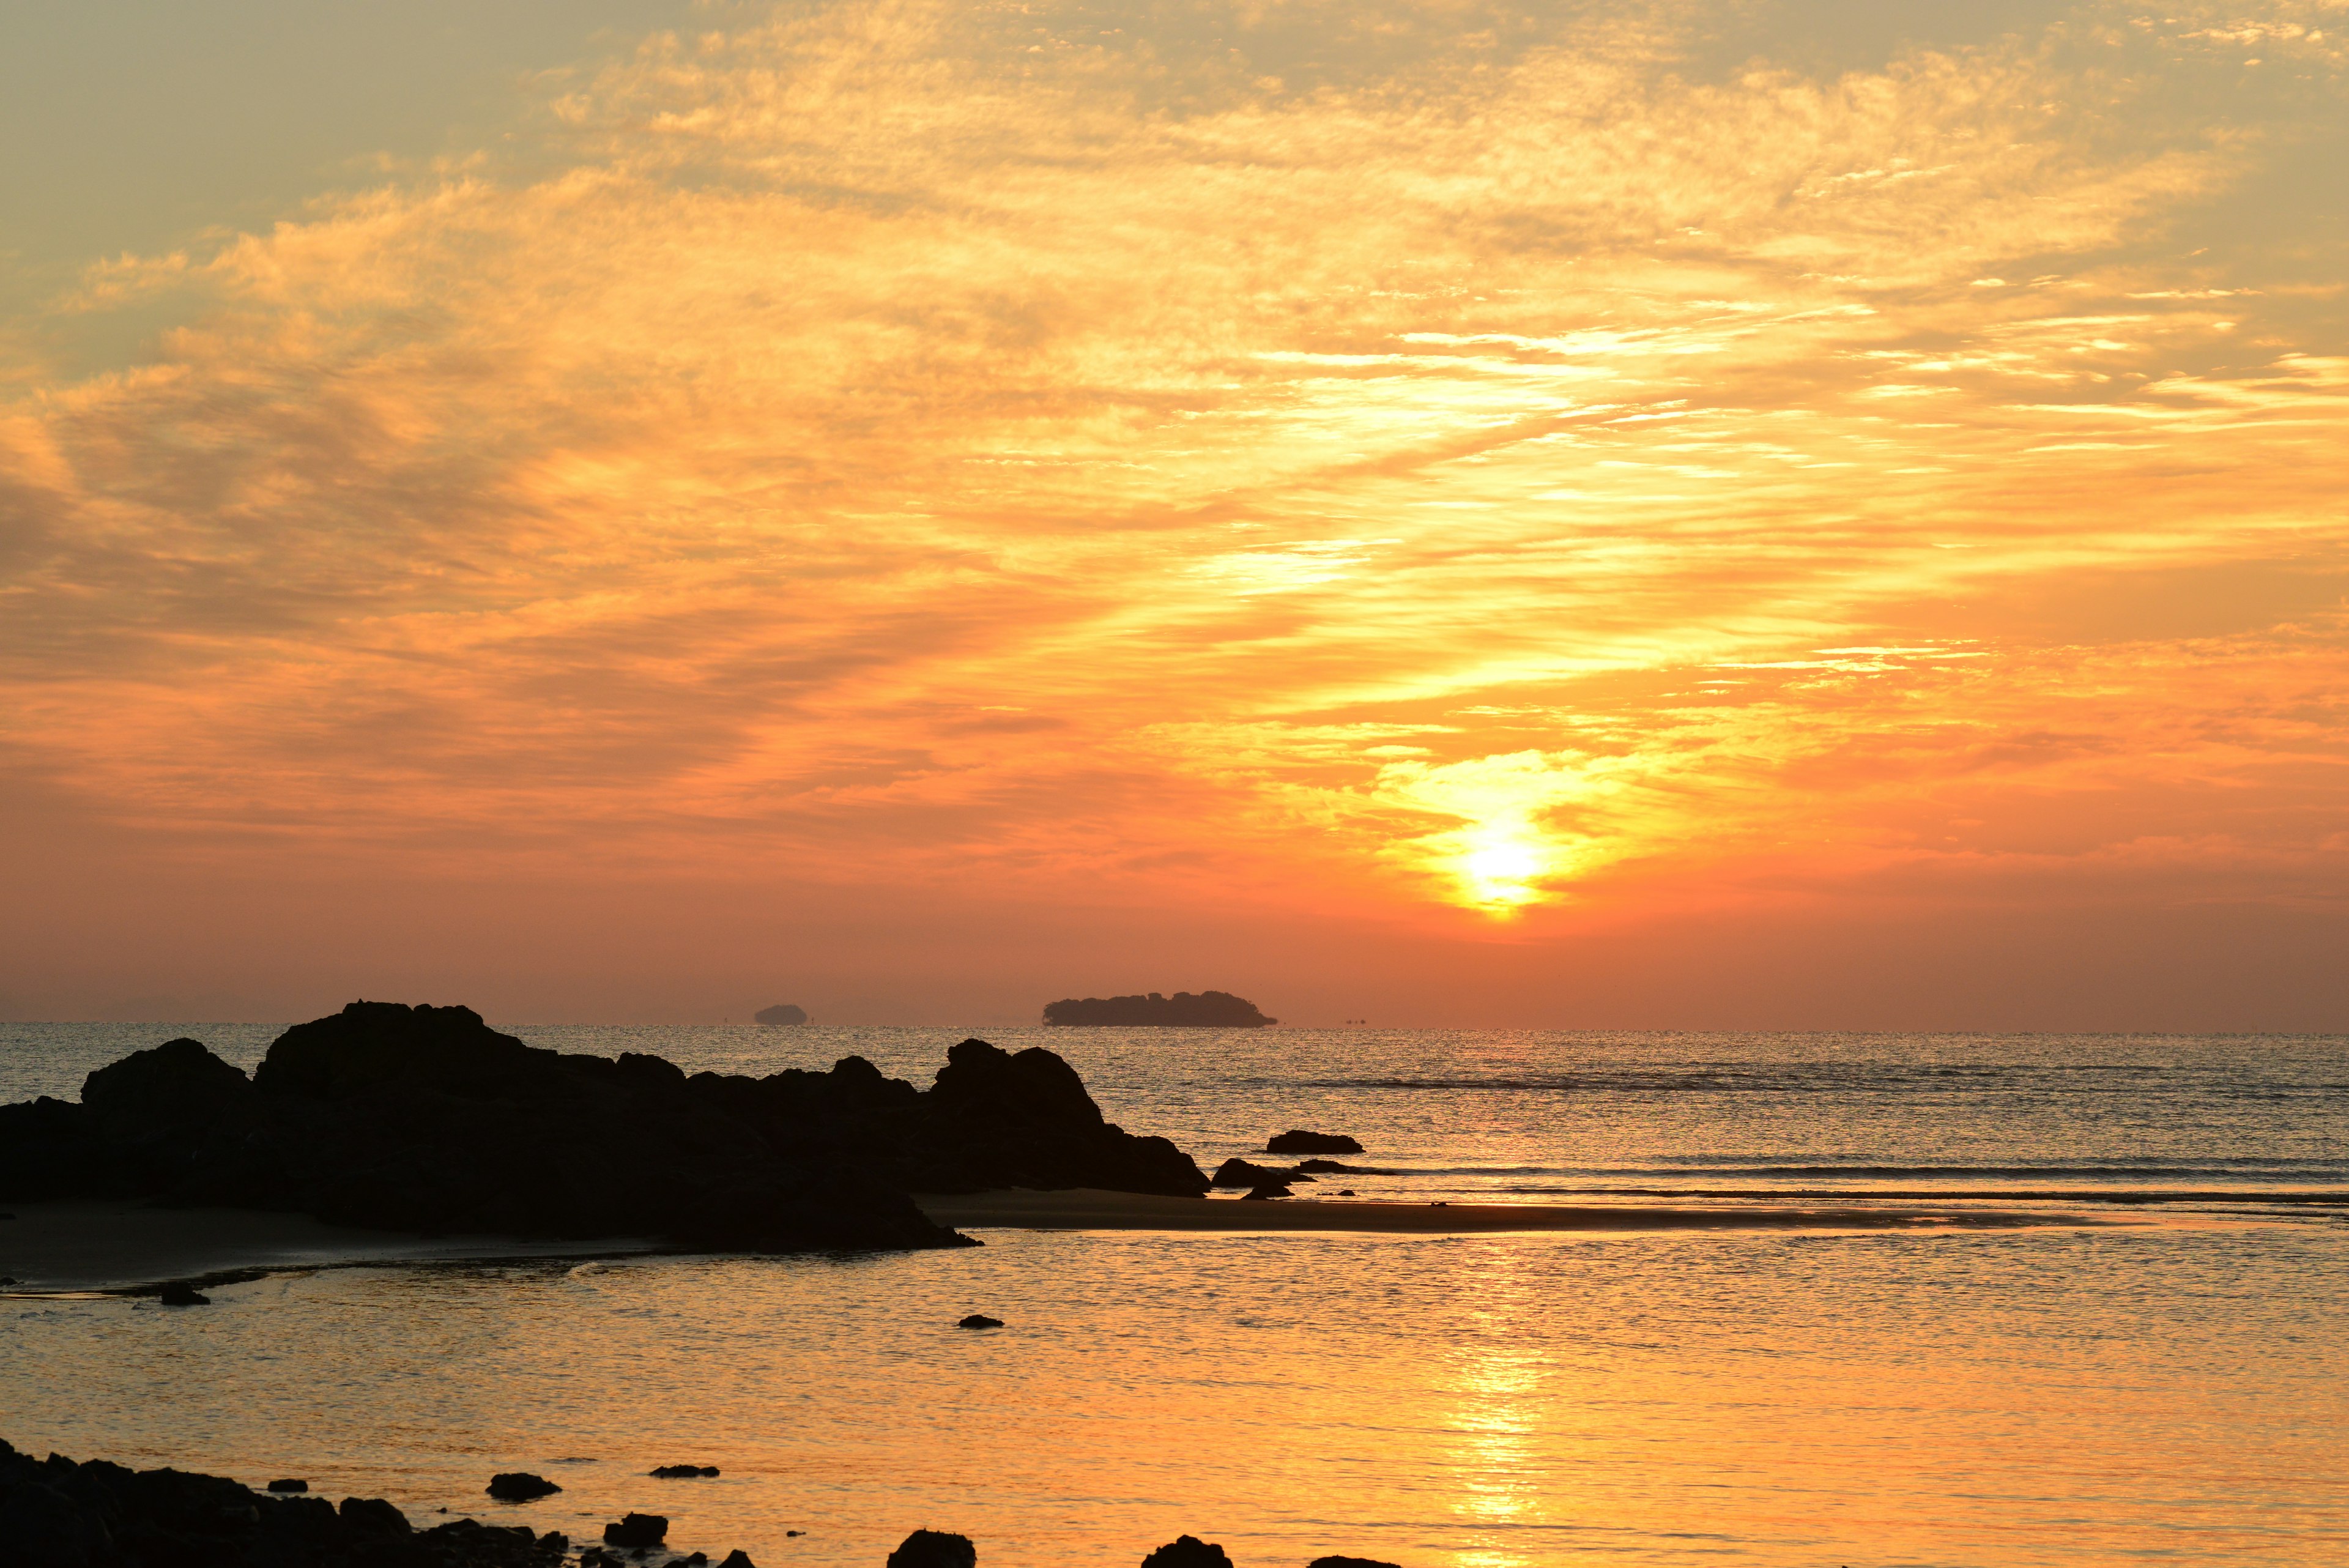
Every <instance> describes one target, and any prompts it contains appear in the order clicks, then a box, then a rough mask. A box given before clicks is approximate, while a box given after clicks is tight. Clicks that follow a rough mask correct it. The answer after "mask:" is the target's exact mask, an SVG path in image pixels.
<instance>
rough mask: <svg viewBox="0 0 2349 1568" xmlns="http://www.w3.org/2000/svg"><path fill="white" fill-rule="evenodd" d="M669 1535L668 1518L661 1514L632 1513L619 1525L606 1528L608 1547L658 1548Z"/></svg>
mask: <svg viewBox="0 0 2349 1568" xmlns="http://www.w3.org/2000/svg"><path fill="white" fill-rule="evenodd" d="M667 1534H668V1517H667V1515H666V1514H659V1513H631V1514H625V1515H623V1516H622V1517H621V1520H620V1522H619V1523H617V1524H607V1525H605V1527H604V1544H605V1545H606V1546H623V1547H625V1546H658V1545H659V1544H660V1543H661V1542H662V1541H663V1540H664V1539H665V1538H666V1537H667Z"/></svg>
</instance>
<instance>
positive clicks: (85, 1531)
mask: <svg viewBox="0 0 2349 1568" xmlns="http://www.w3.org/2000/svg"><path fill="white" fill-rule="evenodd" d="M0 1521H5V1522H4V1523H0V1529H5V1537H0V1562H5V1563H7V1564H8V1565H9V1568H188V1565H190V1564H202V1565H203V1568H295V1565H297V1564H299V1565H308V1564H328V1563H332V1564H337V1565H341V1564H349V1565H351V1568H555V1565H556V1564H558V1563H561V1562H562V1560H563V1554H564V1542H563V1538H562V1537H561V1536H559V1535H553V1534H550V1535H546V1536H543V1537H542V1536H534V1535H533V1534H532V1533H531V1532H530V1530H529V1528H528V1527H527V1526H516V1527H512V1528H509V1529H500V1528H497V1527H495V1526H492V1525H485V1524H481V1523H479V1522H477V1521H473V1520H470V1519H465V1520H457V1521H452V1522H450V1523H448V1524H442V1525H439V1526H436V1527H435V1528H433V1529H430V1530H423V1531H417V1530H411V1529H410V1528H409V1523H408V1521H407V1519H406V1518H405V1517H404V1516H403V1515H402V1514H401V1513H400V1511H398V1509H396V1508H394V1507H393V1506H392V1505H391V1504H390V1503H388V1502H386V1501H383V1500H381V1499H380V1498H346V1499H345V1500H344V1501H343V1503H342V1506H341V1507H340V1508H339V1509H338V1508H336V1506H335V1505H333V1504H331V1503H329V1502H327V1501H326V1500H325V1499H324V1498H316V1497H272V1496H271V1495H269V1494H268V1493H267V1492H259V1491H254V1490H249V1489H248V1488H245V1487H243V1486H240V1485H238V1484H237V1483H236V1482H234V1481H233V1480H223V1479H222V1478H221V1477H219V1476H205V1475H191V1474H189V1473H187V1472H185V1471H181V1470H172V1469H154V1470H131V1469H125V1468H124V1467H123V1466H121V1465H117V1464H109V1463H107V1462H106V1461H105V1460H103V1459H92V1460H89V1461H88V1462H87V1463H82V1464H77V1463H75V1462H74V1461H73V1460H71V1459H66V1458H64V1457H63V1456H61V1455H57V1454H51V1455H50V1456H49V1457H48V1458H47V1459H46V1460H39V1459H34V1458H32V1456H30V1455H29V1454H20V1453H18V1452H17V1451H16V1449H14V1448H12V1447H10V1446H9V1445H8V1444H7V1443H6V1442H5V1441H0Z"/></svg>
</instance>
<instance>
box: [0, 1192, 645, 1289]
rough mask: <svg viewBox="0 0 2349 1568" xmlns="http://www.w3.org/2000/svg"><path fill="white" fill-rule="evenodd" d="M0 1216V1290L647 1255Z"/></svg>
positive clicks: (569, 1246)
mask: <svg viewBox="0 0 2349 1568" xmlns="http://www.w3.org/2000/svg"><path fill="white" fill-rule="evenodd" d="M7 1212H9V1213H11V1214H13V1215H14V1216H15V1218H13V1219H8V1220H0V1279H5V1280H9V1281H11V1282H10V1283H7V1284H5V1285H0V1293H8V1294H26V1293H30V1294H43V1295H51V1294H60V1293H82V1292H107V1291H125V1290H136V1289H138V1288H140V1287H141V1286H144V1285H151V1284H155V1283H157V1282H161V1281H165V1280H191V1281H203V1280H207V1279H216V1278H220V1277H223V1276H232V1275H238V1274H248V1273H266V1272H274V1271H277V1270H284V1269H321V1268H334V1267H338V1266H347V1265H350V1264H358V1263H419V1262H460V1261H465V1260H483V1259H492V1258H565V1257H599V1256H608V1255H611V1254H613V1253H622V1252H649V1251H658V1250H659V1247H658V1245H657V1243H655V1242H653V1241H647V1240H645V1239H643V1238H638V1237H614V1238H611V1239H608V1240H596V1241H524V1240H522V1239H519V1238H516V1237H512V1236H418V1235H410V1234H408V1233H405V1232H401V1231H362V1230H357V1229H354V1228H351V1227H349V1226H343V1225H329V1224H326V1223H325V1222H324V1221H322V1220H313V1219H310V1218H309V1217H308V1216H306V1215H302V1214H280V1213H274V1212H268V1211H264V1210H252V1209H160V1208H156V1207H154V1206H152V1205H150V1204H144V1203H140V1202H136V1201H121V1202H66V1203H16V1204H11V1205H10V1206H9V1208H8V1210H7Z"/></svg>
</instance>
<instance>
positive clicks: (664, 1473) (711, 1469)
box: [652, 1465, 718, 1480]
mask: <svg viewBox="0 0 2349 1568" xmlns="http://www.w3.org/2000/svg"><path fill="white" fill-rule="evenodd" d="M652 1473H653V1475H654V1476H655V1478H657V1480H692V1479H694V1478H696V1477H698V1476H714V1475H716V1474H717V1473H718V1467H717V1466H716V1465H656V1466H654V1467H653V1472H652Z"/></svg>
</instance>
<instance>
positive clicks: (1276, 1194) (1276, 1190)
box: [1240, 1181, 1290, 1203]
mask: <svg viewBox="0 0 2349 1568" xmlns="http://www.w3.org/2000/svg"><path fill="white" fill-rule="evenodd" d="M1288 1196H1290V1194H1289V1190H1288V1183H1287V1182H1285V1181H1266V1182H1260V1183H1258V1184H1257V1186H1254V1187H1251V1188H1249V1189H1247V1193H1246V1194H1245V1195H1244V1196H1242V1198H1241V1199H1240V1201H1241V1202H1243V1203H1246V1202H1247V1200H1248V1199H1251V1198H1254V1199H1259V1200H1261V1199H1268V1198H1287V1197H1288Z"/></svg>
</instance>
